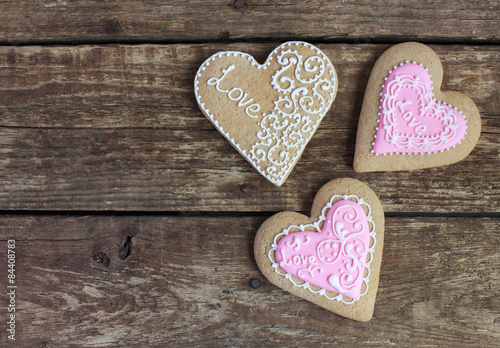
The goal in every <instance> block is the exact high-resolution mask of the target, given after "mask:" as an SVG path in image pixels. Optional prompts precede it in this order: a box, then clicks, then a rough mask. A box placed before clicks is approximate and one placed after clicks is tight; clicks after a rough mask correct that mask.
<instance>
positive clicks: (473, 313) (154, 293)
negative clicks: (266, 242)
mask: <svg viewBox="0 0 500 348" xmlns="http://www.w3.org/2000/svg"><path fill="white" fill-rule="evenodd" d="M264 220H265V218H264V217H189V218H185V217H155V216H135V217H128V216H123V217H116V216H115V217H113V216H100V217H96V216H84V217H82V216H80V217H77V216H52V215H51V216H43V215H40V216H30V215H26V216H18V215H17V216H16V215H6V216H2V217H1V218H0V223H1V225H2V226H3V227H2V232H1V234H0V241H1V243H2V245H6V240H7V239H11V238H13V239H15V240H16V255H17V256H16V257H17V263H16V277H17V278H16V281H17V283H16V284H17V285H18V294H17V301H18V302H17V309H18V315H17V320H18V324H17V338H18V339H17V341H16V343H18V344H19V345H22V346H40V345H42V344H46V345H47V346H48V347H51V346H59V345H78V346H81V347H91V346H96V345H99V346H110V347H116V346H128V345H130V344H132V343H133V344H134V345H148V346H149V345H155V344H156V345H160V346H170V347H173V346H185V345H186V344H189V345H201V346H203V345H206V344H208V343H209V344H210V345H217V344H219V343H220V344H222V345H228V344H229V345H230V346H233V347H234V346H243V345H245V346H248V347H256V346H265V345H269V344H270V342H272V344H273V345H277V346H287V345H288V344H289V343H290V342H292V341H294V342H297V343H300V342H302V343H305V342H307V343H308V345H311V344H313V345H317V344H328V343H329V344H334V343H336V344H341V345H346V344H347V345H349V344H353V342H356V344H363V343H367V344H379V345H383V346H397V347H401V346H412V345H415V344H418V345H428V346H433V345H439V346H441V345H446V346H447V345H449V346H454V347H465V346H467V347H485V346H495V345H496V344H497V343H498V339H499V337H500V330H499V326H498V322H499V320H500V314H499V313H500V298H499V297H498V293H499V292H500V287H499V284H500V272H499V269H498V264H499V262H500V254H499V253H498V250H497V249H498V244H499V242H500V241H499V239H498V224H499V222H500V221H499V219H498V218H467V219H464V218H426V219H423V218H408V217H397V218H394V217H389V218H387V221H386V233H385V236H386V237H385V245H384V256H383V262H382V271H381V279H380V287H379V293H378V296H377V303H376V306H375V315H374V318H373V319H372V321H370V322H369V323H360V322H355V321H352V320H348V319H345V318H341V317H340V316H337V315H335V314H333V313H330V312H328V311H326V310H324V309H322V308H320V307H318V306H315V305H313V304H311V303H309V302H307V301H305V300H302V299H300V298H298V297H295V296H293V295H290V294H288V293H286V292H285V291H283V290H281V289H279V288H277V287H275V286H273V285H272V284H270V283H268V282H267V281H266V279H264V278H263V277H262V275H261V274H260V272H259V271H258V268H257V266H256V264H255V261H254V258H253V253H252V247H253V245H252V243H253V239H254V237H255V233H256V230H257V229H258V227H259V226H260V224H261V223H262V222H263V221H264ZM127 236H130V237H132V248H131V252H130V255H129V256H128V258H126V259H125V260H120V259H119V258H118V251H119V248H120V247H121V246H122V244H123V243H124V240H125V238H126V237H127ZM99 251H101V252H104V253H105V254H106V255H107V256H108V257H109V259H110V264H109V266H108V267H104V266H103V265H102V264H98V263H96V262H94V261H93V259H92V257H93V255H95V254H96V253H98V252H99ZM2 255H4V253H3V252H2ZM2 260H3V261H2V262H4V261H5V260H6V257H4V256H2ZM255 278H257V279H259V282H260V284H261V286H260V287H257V288H252V287H251V286H249V281H250V280H251V279H255ZM254 284H255V283H254ZM0 299H1V301H2V303H6V302H5V301H6V300H7V296H6V294H5V293H2V294H1V295H0ZM4 308H5V307H4ZM4 308H3V309H2V311H4V310H5V309H4ZM2 335H5V333H4V334H2ZM2 337H4V336H2Z"/></svg>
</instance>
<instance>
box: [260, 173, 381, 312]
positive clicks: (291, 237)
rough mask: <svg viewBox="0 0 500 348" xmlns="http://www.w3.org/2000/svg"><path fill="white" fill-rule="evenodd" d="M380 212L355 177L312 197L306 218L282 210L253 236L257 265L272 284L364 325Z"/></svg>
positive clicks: (371, 301) (377, 259) (375, 268)
mask: <svg viewBox="0 0 500 348" xmlns="http://www.w3.org/2000/svg"><path fill="white" fill-rule="evenodd" d="M383 239H384V213H383V210H382V206H381V204H380V202H379V200H378V198H377V196H376V195H375V193H374V192H373V191H372V190H371V189H370V188H369V187H368V186H366V185H365V184H364V183H362V182H360V181H357V180H354V179H347V178H346V179H337V180H332V181H330V182H329V183H327V184H326V185H324V186H323V187H322V188H321V189H320V190H319V191H318V193H317V195H316V198H315V199H314V203H313V206H312V210H311V217H307V216H305V215H302V214H299V213H295V212H282V213H279V214H276V215H274V216H272V217H271V218H269V219H268V220H266V221H265V222H264V224H262V226H261V227H260V229H259V231H258V232H257V236H256V239H255V245H254V252H255V258H256V260H257V264H258V266H259V268H260V270H261V271H262V273H263V274H264V276H265V277H266V278H267V279H269V280H270V281H271V282H272V283H273V284H275V285H277V286H279V287H281V288H283V289H285V290H287V291H288V292H290V293H292V294H295V295H298V296H300V297H303V298H305V299H307V300H309V301H311V302H313V303H315V304H317V305H320V306H322V307H324V308H326V309H328V310H331V311H332V312H335V313H337V314H340V315H342V316H345V317H348V318H351V319H354V320H360V321H368V320H370V318H371V317H372V315H373V310H374V305H375V296H376V294H377V287H378V278H379V272H380V264H381V261H382V245H383Z"/></svg>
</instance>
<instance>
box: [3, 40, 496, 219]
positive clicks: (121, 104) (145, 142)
mask: <svg viewBox="0 0 500 348" xmlns="http://www.w3.org/2000/svg"><path fill="white" fill-rule="evenodd" d="M275 46H276V45H275V44H245V43H241V44H232V45H223V44H198V45H194V44H193V45H166V46H155V45H137V46H123V45H120V46H115V45H105V46H76V47H52V46H46V47H38V46H27V47H15V48H14V47H0V114H1V115H2V117H1V119H0V150H1V151H0V185H1V186H2V190H1V192H0V209H4V210H12V209H21V210H123V211H127V210H129V211H130V210H132V211H134V210H136V211H193V210H203V211H282V210H295V211H307V210H308V209H309V208H310V205H311V203H312V199H313V197H314V195H315V194H316V191H317V190H318V189H319V188H320V187H321V186H322V185H323V184H324V183H326V182H327V181H329V180H331V179H333V178H338V177H345V176H347V177H353V178H356V179H359V180H362V181H364V182H366V183H367V184H369V186H370V187H372V188H373V189H374V191H375V192H377V194H378V195H379V197H380V199H381V201H382V204H383V206H384V210H385V211H387V212H499V211H500V176H499V175H498V168H499V164H500V157H499V156H498V154H499V152H500V143H499V133H500V110H499V103H498V93H497V91H498V90H499V89H500V82H499V81H500V71H499V66H500V51H499V48H498V46H431V47H432V48H433V49H434V50H435V51H436V52H437V54H438V55H439V57H440V58H441V60H442V63H443V67H444V81H443V89H444V90H455V91H460V92H462V93H464V94H467V95H468V96H470V97H471V98H472V99H473V100H474V101H475V102H476V104H477V105H478V107H479V110H480V113H481V117H482V129H483V132H482V135H481V137H480V140H479V143H478V145H477V147H476V148H475V149H474V150H473V152H472V154H471V155H470V156H469V157H467V158H466V159H465V160H463V161H462V162H459V163H457V164H453V165H450V166H446V167H439V168H432V169H426V170H417V171H413V172H387V173H361V174H360V173H355V172H354V171H353V170H352V161H353V155H354V144H355V138H356V127H357V122H358V117H359V112H360V109H361V103H362V99H363V95H364V89H365V87H366V82H367V80H368V76H369V73H370V71H371V68H372V66H373V64H374V62H375V60H376V59H377V58H378V56H379V55H380V54H381V53H382V52H384V51H385V50H386V49H387V48H388V47H389V46H388V45H347V44H326V45H318V47H319V48H321V49H322V50H323V51H324V52H325V53H326V54H327V55H328V56H329V57H330V59H331V60H332V62H333V64H334V65H335V67H336V69H337V72H338V81H339V92H338V96H337V98H336V100H335V102H334V104H333V107H332V110H331V111H330V112H329V113H328V114H327V115H326V116H325V118H324V120H323V121H322V123H321V124H320V128H319V129H318V131H317V132H316V134H315V136H314V137H313V138H312V140H311V142H310V143H309V145H308V146H307V147H306V149H305V152H304V154H303V156H302V157H301V159H300V161H299V162H298V163H297V166H296V167H295V169H294V171H293V172H292V174H291V175H290V177H289V178H288V180H287V181H286V182H285V184H284V185H283V186H282V187H280V188H276V187H273V185H272V184H270V183H268V182H267V181H266V180H265V179H264V178H262V177H261V176H260V174H258V173H257V172H256V171H255V170H254V169H253V168H252V167H251V166H250V165H249V164H248V163H247V162H246V161H245V160H244V159H243V158H242V157H241V156H240V155H239V154H238V153H237V152H236V151H235V150H234V149H233V148H232V147H231V145H230V144H229V143H228V142H227V141H226V140H225V139H224V138H223V137H222V136H221V135H220V134H219V133H218V132H217V131H216V130H215V128H214V127H213V126H212V125H211V124H210V122H209V121H208V120H207V119H206V118H205V117H204V116H203V114H202V113H201V111H200V110H199V109H198V107H197V105H196V101H195V99H194V93H193V79H194V74H195V72H196V70H197V68H198V67H199V65H200V64H201V63H202V62H203V61H204V60H205V59H206V58H208V57H210V55H211V54H213V53H215V52H218V51H221V50H239V51H244V52H248V53H250V54H252V55H254V56H255V57H256V58H257V59H258V60H259V61H261V62H262V61H263V60H264V59H265V58H266V57H267V54H269V53H270V52H271V50H272V49H273V48H274V47H275ZM304 178H307V180H304Z"/></svg>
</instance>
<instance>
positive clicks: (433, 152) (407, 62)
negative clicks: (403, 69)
mask: <svg viewBox="0 0 500 348" xmlns="http://www.w3.org/2000/svg"><path fill="white" fill-rule="evenodd" d="M410 63H412V64H418V65H420V66H421V67H422V68H424V66H423V65H422V64H421V63H417V62H416V61H412V62H410V61H408V60H405V62H404V63H399V66H402V65H403V64H410ZM399 66H398V65H395V66H394V67H393V68H392V70H389V73H388V74H387V76H386V77H384V84H383V85H382V91H381V92H380V96H381V97H382V94H383V93H384V87H385V84H386V82H385V81H387V78H388V77H389V75H390V74H391V73H392V72H393V70H394V69H397V68H398V67H399ZM424 69H425V71H427V72H429V69H427V68H424ZM429 79H430V80H431V90H433V89H434V86H432V84H433V83H434V81H432V76H431V74H429ZM432 101H433V102H434V103H435V104H438V105H439V104H443V105H448V106H450V107H452V108H453V109H455V110H457V111H458V112H459V113H460V114H461V115H462V116H463V117H464V120H465V133H464V136H463V138H462V139H461V140H460V141H459V142H458V143H457V144H455V145H453V146H452V147H449V148H447V149H442V150H439V151H428V152H420V153H417V152H389V153H383V154H378V153H375V151H374V150H373V146H374V145H375V142H372V150H371V153H372V154H374V155H375V156H380V155H383V156H386V155H403V156H404V155H410V156H411V155H430V154H435V153H438V152H444V150H446V151H449V150H450V149H454V148H455V147H456V146H457V145H459V144H460V143H461V142H462V140H464V139H465V136H466V135H467V128H468V126H467V118H466V117H465V114H464V113H463V112H462V111H461V110H458V108H457V107H456V106H452V105H451V104H447V103H445V102H441V101H438V100H436V98H434V93H432ZM379 102H380V103H382V99H380V100H379ZM378 108H379V110H381V109H382V105H379V107H378ZM377 115H378V118H377V127H375V135H374V136H373V138H374V139H376V138H377V132H378V124H379V123H380V116H381V115H380V111H379V112H378V113H377Z"/></svg>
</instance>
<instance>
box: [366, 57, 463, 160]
mask: <svg viewBox="0 0 500 348" xmlns="http://www.w3.org/2000/svg"><path fill="white" fill-rule="evenodd" d="M382 87H383V90H382V93H380V107H379V109H380V112H379V120H378V127H377V128H376V135H375V141H374V142H373V143H372V145H373V150H372V153H374V154H376V155H381V154H383V155H385V154H393V153H394V154H398V153H399V154H424V153H437V152H442V151H444V150H449V149H450V148H453V147H455V146H456V145H457V144H459V143H460V142H461V141H462V139H463V138H464V136H465V134H467V133H466V129H467V125H466V123H467V121H466V120H465V117H464V115H463V114H462V113H461V112H460V111H459V110H458V109H457V108H456V107H452V106H451V105H448V104H446V103H442V102H438V101H436V99H434V93H432V80H431V76H430V75H429V73H428V71H427V69H426V68H424V67H423V66H422V65H420V64H417V63H415V62H412V63H410V62H406V63H404V64H403V63H402V64H400V65H399V66H397V67H394V70H392V71H390V72H389V75H388V77H387V78H386V79H385V83H384V85H383V86H382Z"/></svg>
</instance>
